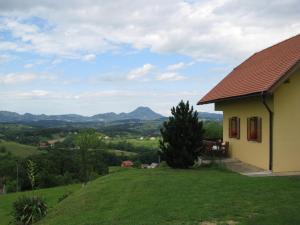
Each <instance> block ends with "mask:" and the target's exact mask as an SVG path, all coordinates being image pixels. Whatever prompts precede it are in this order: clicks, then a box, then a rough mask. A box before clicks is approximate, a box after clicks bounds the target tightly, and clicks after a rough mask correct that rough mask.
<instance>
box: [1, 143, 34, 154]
mask: <svg viewBox="0 0 300 225" xmlns="http://www.w3.org/2000/svg"><path fill="white" fill-rule="evenodd" d="M1 146H4V147H5V148H6V150H7V151H9V152H11V153H12V154H13V155H15V156H20V157H27V156H29V155H32V154H35V153H37V151H38V150H37V147H34V146H30V145H23V144H19V143H16V142H12V141H3V140H2V141H0V147H1Z"/></svg>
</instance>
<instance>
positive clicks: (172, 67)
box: [167, 62, 186, 71]
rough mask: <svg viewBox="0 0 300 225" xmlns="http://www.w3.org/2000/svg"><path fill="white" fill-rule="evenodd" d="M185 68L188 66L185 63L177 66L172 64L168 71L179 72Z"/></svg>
mask: <svg viewBox="0 0 300 225" xmlns="http://www.w3.org/2000/svg"><path fill="white" fill-rule="evenodd" d="M185 66H186V64H185V63H183V62H180V63H176V64H172V65H169V66H167V70H170V71H173V70H179V69H182V68H184V67H185Z"/></svg>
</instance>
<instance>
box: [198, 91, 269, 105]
mask: <svg viewBox="0 0 300 225" xmlns="http://www.w3.org/2000/svg"><path fill="white" fill-rule="evenodd" d="M263 92H265V91H259V92H255V93H250V94H246V95H239V96H233V97H226V98H218V99H212V100H208V101H203V100H200V101H199V102H198V103H197V105H205V104H210V103H216V102H224V101H231V100H237V99H243V98H249V97H256V96H260V95H261V94H262V93H263Z"/></svg>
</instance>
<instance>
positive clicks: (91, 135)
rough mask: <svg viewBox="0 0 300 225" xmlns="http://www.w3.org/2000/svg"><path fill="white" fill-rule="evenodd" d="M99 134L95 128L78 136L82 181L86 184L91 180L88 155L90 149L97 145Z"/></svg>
mask: <svg viewBox="0 0 300 225" xmlns="http://www.w3.org/2000/svg"><path fill="white" fill-rule="evenodd" d="M98 143H99V135H97V133H96V132H95V131H94V130H87V131H84V132H81V133H80V134H78V136H77V137H76V144H77V145H78V146H79V149H80V155H81V181H82V182H83V183H84V184H86V183H87V182H88V180H89V174H88V165H87V157H88V156H87V155H88V150H89V149H93V148H95V147H97V144H98Z"/></svg>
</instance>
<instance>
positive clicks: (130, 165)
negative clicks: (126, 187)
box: [121, 160, 133, 168]
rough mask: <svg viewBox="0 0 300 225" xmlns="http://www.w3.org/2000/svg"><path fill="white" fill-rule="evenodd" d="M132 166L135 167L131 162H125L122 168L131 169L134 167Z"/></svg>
mask: <svg viewBox="0 0 300 225" xmlns="http://www.w3.org/2000/svg"><path fill="white" fill-rule="evenodd" d="M132 166H133V162H132V161H130V160H126V161H123V162H122V164H121V167H123V168H129V167H132Z"/></svg>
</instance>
